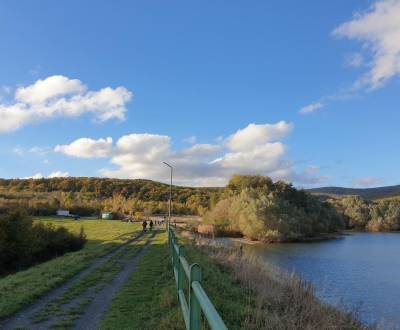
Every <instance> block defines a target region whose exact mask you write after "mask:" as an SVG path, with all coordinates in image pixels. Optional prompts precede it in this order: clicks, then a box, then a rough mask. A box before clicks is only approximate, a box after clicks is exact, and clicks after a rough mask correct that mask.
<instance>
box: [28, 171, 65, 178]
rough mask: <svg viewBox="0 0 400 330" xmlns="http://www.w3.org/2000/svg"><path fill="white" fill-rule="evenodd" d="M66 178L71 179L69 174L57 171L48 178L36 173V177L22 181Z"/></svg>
mask: <svg viewBox="0 0 400 330" xmlns="http://www.w3.org/2000/svg"><path fill="white" fill-rule="evenodd" d="M66 177H69V173H68V172H62V171H55V172H52V173H50V174H49V175H48V176H44V175H43V174H42V173H36V174H35V175H32V176H26V177H23V178H21V179H43V178H66Z"/></svg>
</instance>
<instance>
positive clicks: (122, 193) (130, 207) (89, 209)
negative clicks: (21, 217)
mask: <svg viewBox="0 0 400 330" xmlns="http://www.w3.org/2000/svg"><path fill="white" fill-rule="evenodd" d="M220 193H221V189H220V188H191V187H178V186H173V189H172V199H173V201H174V203H173V207H174V214H190V215H193V214H199V215H202V214H204V212H205V211H206V210H207V209H209V208H210V207H212V206H213V205H215V204H216V202H217V200H218V198H219V194H220ZM168 200H169V185H166V184H162V183H158V182H154V181H150V180H120V179H105V178H51V179H44V178H43V179H26V180H23V179H8V180H7V179H0V212H1V210H6V209H13V208H16V207H18V208H23V209H25V210H26V211H27V212H28V214H30V215H52V214H54V213H55V212H56V210H57V209H60V208H62V209H68V210H70V211H71V213H74V214H79V215H82V216H89V215H99V214H100V212H102V211H106V212H113V213H115V214H116V216H118V217H122V216H123V215H127V214H133V213H135V212H138V211H141V212H144V213H147V214H155V213H157V214H160V213H161V214H165V213H166V212H167V209H168Z"/></svg>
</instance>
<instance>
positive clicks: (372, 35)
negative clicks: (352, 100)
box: [333, 0, 400, 89]
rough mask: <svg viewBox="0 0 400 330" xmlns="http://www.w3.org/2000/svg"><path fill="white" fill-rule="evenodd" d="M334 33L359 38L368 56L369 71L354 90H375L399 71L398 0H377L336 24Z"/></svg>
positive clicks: (399, 4) (399, 7) (399, 26)
mask: <svg viewBox="0 0 400 330" xmlns="http://www.w3.org/2000/svg"><path fill="white" fill-rule="evenodd" d="M333 35H335V36H338V37H345V38H348V39H354V40H357V41H360V42H361V43H362V49H363V50H364V51H365V52H366V53H367V54H368V55H370V57H371V60H370V62H369V65H368V66H369V71H368V72H366V73H365V74H364V75H363V76H362V77H361V78H360V79H359V80H358V81H357V82H356V83H355V85H354V88H355V89H361V88H367V89H375V88H378V87H381V86H383V85H384V84H385V83H386V82H387V81H388V80H390V79H391V78H393V77H395V76H397V75H399V74H400V0H381V1H376V2H375V3H374V4H373V5H372V6H371V7H370V8H369V9H368V10H367V11H365V12H361V13H356V14H355V15H354V16H353V19H352V20H350V21H348V22H345V23H343V24H341V25H340V26H339V27H337V28H336V29H335V30H334V31H333Z"/></svg>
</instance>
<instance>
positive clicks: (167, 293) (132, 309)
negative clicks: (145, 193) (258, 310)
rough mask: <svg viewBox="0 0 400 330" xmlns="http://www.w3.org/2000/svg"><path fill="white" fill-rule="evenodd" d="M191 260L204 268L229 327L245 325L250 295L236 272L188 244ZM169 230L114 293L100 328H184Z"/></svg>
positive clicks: (208, 288) (206, 281) (207, 286)
mask: <svg viewBox="0 0 400 330" xmlns="http://www.w3.org/2000/svg"><path fill="white" fill-rule="evenodd" d="M186 250H187V255H188V260H189V262H190V263H194V262H197V263H199V264H200V265H201V266H202V269H203V285H204V288H205V290H206V292H207V294H208V295H209V297H210V299H211V301H212V302H213V303H214V305H215V306H216V308H217V310H218V311H219V313H220V315H221V316H222V318H223V319H224V321H225V322H226V325H227V326H228V328H229V329H242V328H243V327H242V324H244V322H245V318H246V316H247V313H248V311H249V303H250V301H249V299H248V295H247V294H246V292H245V290H244V289H242V288H240V287H239V286H238V285H237V283H236V282H235V280H234V279H233V277H232V273H231V272H230V271H229V270H228V269H226V268H224V267H223V266H221V265H220V264H219V263H217V262H215V261H213V260H212V259H210V258H209V257H207V256H206V255H205V254H203V253H202V252H200V251H198V250H197V249H196V248H194V247H192V246H190V245H189V244H186ZM178 304H179V303H178V299H177V293H176V287H175V280H174V278H173V275H172V265H171V260H170V255H169V249H168V246H167V237H166V234H165V233H162V234H159V235H157V236H156V238H155V240H154V242H153V244H152V245H151V246H150V247H149V250H148V251H147V253H146V255H145V257H144V258H143V259H142V261H141V262H140V264H139V265H138V267H137V268H136V271H135V272H134V273H132V275H131V277H130V278H129V280H128V282H127V283H126V285H125V286H124V287H123V288H122V289H121V290H120V291H119V292H118V294H117V295H116V296H115V297H114V299H113V301H112V303H111V305H110V308H109V309H108V311H107V313H106V315H105V317H104V318H103V320H102V322H101V324H100V326H99V328H100V329H160V330H161V329H171V330H184V329H185V326H184V322H183V317H182V314H181V310H180V307H179V305H178Z"/></svg>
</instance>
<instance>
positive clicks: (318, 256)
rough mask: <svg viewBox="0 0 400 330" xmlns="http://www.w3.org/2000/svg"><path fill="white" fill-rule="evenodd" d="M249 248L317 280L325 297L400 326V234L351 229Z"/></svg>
mask: <svg viewBox="0 0 400 330" xmlns="http://www.w3.org/2000/svg"><path fill="white" fill-rule="evenodd" d="M246 250H251V251H254V252H255V253H256V254H257V255H260V256H262V257H263V258H264V259H265V260H267V261H269V262H270V263H272V264H274V265H277V266H279V267H280V268H281V269H284V270H286V271H289V272H294V273H296V274H298V275H299V276H300V277H302V278H303V279H305V280H307V281H310V282H312V283H313V284H314V286H315V288H316V292H317V295H318V296H319V297H320V298H321V299H323V300H325V301H327V302H329V303H331V304H334V305H336V306H341V307H343V306H344V305H345V306H348V307H351V308H352V309H353V310H354V309H356V310H357V311H358V312H359V316H360V318H361V319H362V320H363V321H364V322H367V323H374V322H376V323H380V324H381V323H384V324H383V325H384V327H385V328H389V327H390V328H393V327H395V329H400V233H351V234H349V235H347V236H344V237H343V238H340V239H336V240H328V241H321V242H313V243H286V244H269V245H254V246H247V247H246Z"/></svg>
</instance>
